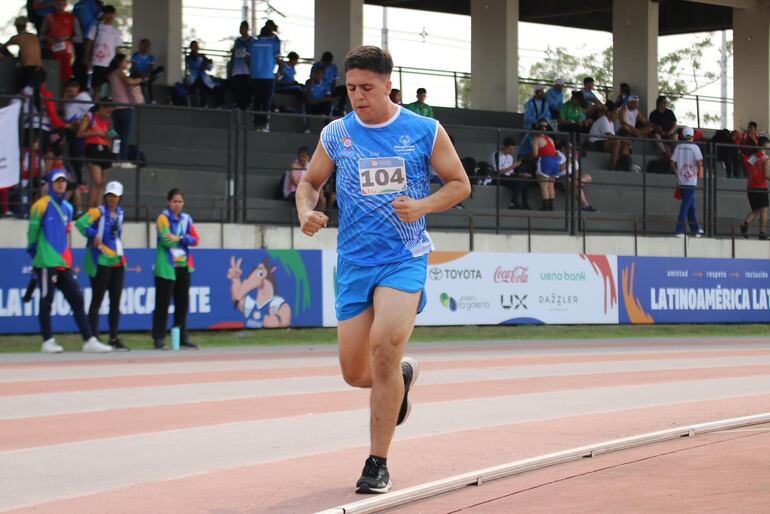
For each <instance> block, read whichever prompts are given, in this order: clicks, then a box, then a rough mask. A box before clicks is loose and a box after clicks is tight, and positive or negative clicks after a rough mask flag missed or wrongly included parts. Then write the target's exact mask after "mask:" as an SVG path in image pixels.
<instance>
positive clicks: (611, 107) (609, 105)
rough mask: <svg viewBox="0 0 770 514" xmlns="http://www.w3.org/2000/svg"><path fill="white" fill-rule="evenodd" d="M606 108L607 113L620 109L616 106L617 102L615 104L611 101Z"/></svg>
mask: <svg viewBox="0 0 770 514" xmlns="http://www.w3.org/2000/svg"><path fill="white" fill-rule="evenodd" d="M605 107H606V108H607V112H610V111H614V110H615V109H617V108H618V106H617V105H615V102H613V101H612V100H609V101H608V102H607V105H605Z"/></svg>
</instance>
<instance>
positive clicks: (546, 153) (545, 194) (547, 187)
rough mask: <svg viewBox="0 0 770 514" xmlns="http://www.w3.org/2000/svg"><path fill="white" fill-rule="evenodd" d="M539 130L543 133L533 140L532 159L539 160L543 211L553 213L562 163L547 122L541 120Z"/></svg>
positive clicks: (539, 182) (538, 181)
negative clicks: (557, 180) (549, 133)
mask: <svg viewBox="0 0 770 514" xmlns="http://www.w3.org/2000/svg"><path fill="white" fill-rule="evenodd" d="M537 129H538V130H541V131H543V132H542V133H539V134H536V135H535V136H533V139H532V158H533V159H537V183H538V185H539V186H540V195H541V198H542V200H543V205H542V206H541V207H540V210H541V211H552V210H553V202H554V200H555V199H556V188H555V184H556V179H557V178H559V175H560V174H561V172H560V163H559V156H558V154H557V151H556V144H555V143H554V142H553V139H551V137H550V136H549V135H548V134H547V133H546V132H547V131H548V130H549V129H550V125H549V124H548V121H547V120H541V121H540V122H539V123H538V125H537Z"/></svg>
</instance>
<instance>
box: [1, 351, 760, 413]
mask: <svg viewBox="0 0 770 514" xmlns="http://www.w3.org/2000/svg"><path fill="white" fill-rule="evenodd" d="M752 365H770V357H724V358H721V359H711V358H706V359H687V360H680V359H674V360H649V361H607V362H589V363H578V364H542V365H535V366H500V367H492V368H460V369H449V370H438V371H428V370H425V371H424V372H423V375H422V376H421V378H420V383H421V384H457V383H465V382H476V381H489V380H507V379H528V378H538V377H565V376H571V375H593V374H597V373H632V372H645V371H664V370H676V369H685V370H686V369H697V368H708V369H719V368H726V367H732V366H752ZM621 379H622V378H621ZM587 380H589V379H587ZM349 389H350V388H349V387H348V386H347V385H346V384H345V383H344V382H343V380H342V377H341V376H340V375H338V374H335V375H327V376H316V377H299V378H286V379H268V380H239V381H228V382H211V383H194V384H179V385H164V386H156V385H153V386H148V387H127V388H115V389H95V390H91V391H71V392H62V393H56V392H51V393H48V394H32V395H14V396H0V420H3V419H19V418H27V417H36V416H52V415H57V414H70V413H76V412H98V411H106V410H113V409H126V408H133V407H147V406H155V405H178V404H186V403H196V402H204V401H218V400H237V399H244V398H263V397H271V396H283V395H295V394H312V393H329V392H338V391H348V390H349Z"/></svg>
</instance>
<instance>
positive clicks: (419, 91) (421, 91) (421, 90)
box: [417, 87, 428, 95]
mask: <svg viewBox="0 0 770 514" xmlns="http://www.w3.org/2000/svg"><path fill="white" fill-rule="evenodd" d="M417 94H418V95H427V94H428V91H427V90H426V89H425V88H424V87H418V88H417Z"/></svg>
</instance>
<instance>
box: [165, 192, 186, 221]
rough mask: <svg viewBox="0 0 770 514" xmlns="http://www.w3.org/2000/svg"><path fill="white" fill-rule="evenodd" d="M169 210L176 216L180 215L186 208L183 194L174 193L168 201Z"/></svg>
mask: <svg viewBox="0 0 770 514" xmlns="http://www.w3.org/2000/svg"><path fill="white" fill-rule="evenodd" d="M168 208H169V210H170V211H171V212H172V213H174V216H179V213H180V212H182V209H183V208H184V198H183V197H182V195H174V196H173V197H172V198H171V200H169V201H168Z"/></svg>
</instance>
